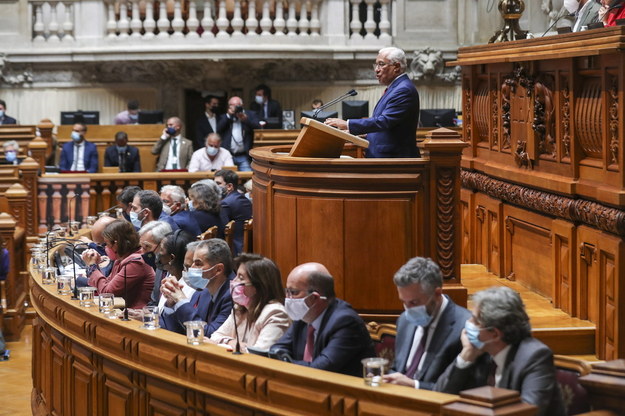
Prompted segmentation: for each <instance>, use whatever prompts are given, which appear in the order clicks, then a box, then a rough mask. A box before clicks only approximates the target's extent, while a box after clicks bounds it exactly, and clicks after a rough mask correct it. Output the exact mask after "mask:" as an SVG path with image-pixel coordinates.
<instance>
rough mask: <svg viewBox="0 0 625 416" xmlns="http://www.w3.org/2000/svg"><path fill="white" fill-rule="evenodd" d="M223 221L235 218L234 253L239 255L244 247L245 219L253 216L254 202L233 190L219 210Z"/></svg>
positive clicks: (224, 222)
mask: <svg viewBox="0 0 625 416" xmlns="http://www.w3.org/2000/svg"><path fill="white" fill-rule="evenodd" d="M219 216H220V217H221V221H222V223H223V224H224V227H225V226H226V224H228V223H229V222H230V221H232V220H234V221H235V222H234V235H233V242H234V253H232V255H233V256H236V255H238V254H239V253H240V252H241V250H242V249H243V225H244V223H245V220H249V219H250V218H252V202H251V201H250V200H249V199H247V198H246V197H245V195H243V194H242V193H240V192H238V191H236V190H235V191H233V192H231V193H230V194H228V195H227V196H226V197H225V198H224V199H223V200H222V201H221V211H220V212H219Z"/></svg>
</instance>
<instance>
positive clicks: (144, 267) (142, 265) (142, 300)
mask: <svg viewBox="0 0 625 416" xmlns="http://www.w3.org/2000/svg"><path fill="white" fill-rule="evenodd" d="M124 269H125V270H124ZM124 274H125V275H126V285H127V288H126V290H127V291H128V299H126V301H127V305H128V307H129V308H133V309H136V308H143V307H144V306H145V305H147V303H148V302H149V301H150V295H151V294H152V288H153V287H154V269H152V267H150V266H149V265H148V264H146V262H145V261H144V260H143V257H141V253H140V250H137V251H135V252H134V253H132V254H130V255H129V256H128V257H126V258H124V259H122V260H116V261H115V263H114V264H113V268H112V269H111V273H110V274H109V277H106V276H104V275H103V274H102V272H101V271H100V270H99V269H97V268H96V269H95V270H93V271H92V272H91V274H90V275H89V286H93V287H95V288H97V289H98V292H99V293H112V294H114V295H115V296H122V297H123V296H124Z"/></svg>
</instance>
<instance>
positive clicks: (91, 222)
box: [87, 215, 98, 228]
mask: <svg viewBox="0 0 625 416" xmlns="http://www.w3.org/2000/svg"><path fill="white" fill-rule="evenodd" d="M97 220H98V217H96V216H95V215H90V216H88V217H87V228H91V227H93V225H94V224H95V222H96V221H97Z"/></svg>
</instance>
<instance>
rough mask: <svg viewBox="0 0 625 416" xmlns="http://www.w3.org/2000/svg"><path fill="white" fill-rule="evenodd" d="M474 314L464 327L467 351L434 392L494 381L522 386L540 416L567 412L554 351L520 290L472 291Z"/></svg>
mask: <svg viewBox="0 0 625 416" xmlns="http://www.w3.org/2000/svg"><path fill="white" fill-rule="evenodd" d="M473 304H474V305H475V306H474V307H473V315H472V316H471V319H469V320H468V321H467V322H466V326H465V329H464V330H463V331H462V336H461V340H462V351H461V352H460V354H459V355H458V356H457V358H456V359H455V360H454V362H452V363H451V364H450V365H449V367H447V369H446V370H445V372H444V373H443V374H442V375H441V377H440V378H439V379H438V381H437V383H436V385H435V386H434V390H436V391H442V392H445V393H452V394H459V393H460V392H461V391H462V390H467V389H471V388H475V387H481V386H486V385H491V386H494V387H500V388H504V389H510V390H517V391H518V392H519V393H520V394H521V400H522V401H523V402H525V403H528V404H532V405H534V406H537V407H538V413H537V414H538V415H544V416H547V415H548V416H559V415H564V414H565V411H564V403H563V401H562V396H561V394H560V388H559V386H558V383H557V381H556V371H555V367H554V364H553V353H552V352H551V350H550V349H549V347H547V346H546V345H545V344H543V343H542V342H540V341H538V340H537V339H536V338H534V337H532V335H531V328H530V323H529V317H528V316H527V313H526V312H525V306H524V305H523V301H522V300H521V297H520V296H519V294H518V293H517V292H515V291H514V290H512V289H510V288H509V287H506V286H498V287H491V288H489V289H486V290H482V291H481V292H478V293H476V294H475V295H473Z"/></svg>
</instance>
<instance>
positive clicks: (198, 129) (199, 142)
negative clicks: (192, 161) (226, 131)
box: [193, 113, 219, 150]
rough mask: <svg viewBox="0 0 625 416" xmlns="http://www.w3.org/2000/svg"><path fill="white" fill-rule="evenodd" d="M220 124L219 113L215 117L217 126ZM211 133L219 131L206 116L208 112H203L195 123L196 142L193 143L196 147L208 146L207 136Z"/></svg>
mask: <svg viewBox="0 0 625 416" xmlns="http://www.w3.org/2000/svg"><path fill="white" fill-rule="evenodd" d="M218 125H219V115H217V116H216V119H215V128H217V127H218ZM211 133H217V132H216V131H214V130H213V128H212V127H211V123H209V122H208V117H206V113H202V115H201V116H200V118H199V119H198V120H197V122H196V123H195V142H194V143H193V148H194V149H196V150H197V149H201V148H203V147H204V146H206V136H208V135H209V134H211Z"/></svg>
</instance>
